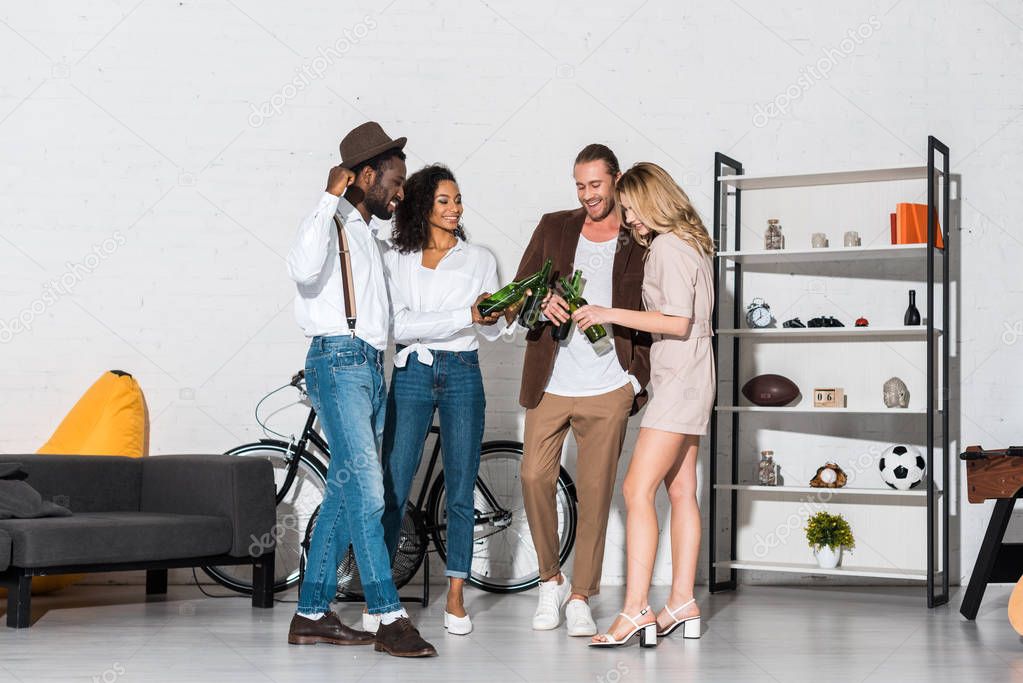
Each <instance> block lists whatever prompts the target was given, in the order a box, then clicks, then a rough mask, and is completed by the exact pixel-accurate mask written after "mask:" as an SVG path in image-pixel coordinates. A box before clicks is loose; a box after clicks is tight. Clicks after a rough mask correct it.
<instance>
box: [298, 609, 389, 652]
mask: <svg viewBox="0 0 1023 683" xmlns="http://www.w3.org/2000/svg"><path fill="white" fill-rule="evenodd" d="M288 642H289V643H291V644H292V645H315V644H316V643H330V644H331V645H369V644H370V643H372V642H373V634H372V633H366V632H365V631H357V630H356V629H354V628H351V627H349V626H345V625H344V624H342V623H341V620H340V619H338V618H337V615H336V614H334V612H333V611H327V612H325V613H324V616H322V617H320V618H319V619H315V620H313V619H306V618H305V617H302V616H299V615H298V614H296V615H295V616H294V617H292V618H291V628H290V629H289V630H288Z"/></svg>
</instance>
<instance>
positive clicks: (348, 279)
mask: <svg viewBox="0 0 1023 683" xmlns="http://www.w3.org/2000/svg"><path fill="white" fill-rule="evenodd" d="M334 225H336V226H337V241H338V242H337V243H338V257H339V258H340V260H341V290H342V291H343V292H344V297H345V317H346V318H347V319H348V334H350V335H352V336H355V316H356V309H355V281H354V280H353V279H352V252H351V250H349V248H348V236H347V235H345V229H344V226H343V225H341V221H340V220H338V217H337V216H336V215H335V216H334Z"/></svg>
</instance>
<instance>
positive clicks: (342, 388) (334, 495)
mask: <svg viewBox="0 0 1023 683" xmlns="http://www.w3.org/2000/svg"><path fill="white" fill-rule="evenodd" d="M382 364H383V354H382V353H381V352H380V351H377V350H376V349H374V348H373V347H372V346H370V345H369V344H367V343H366V342H364V341H362V340H361V339H359V338H358V337H348V336H340V337H314V338H313V340H312V345H311V346H310V347H309V354H308V356H306V361H305V381H306V390H307V391H308V392H309V398H310V399H311V400H312V404H313V407H314V408H315V409H316V413H317V415H318V416H319V418H320V425H322V427H323V431H324V432H325V433H326V436H327V443H328V444H330V466H329V467H328V469H327V492H326V494H325V495H324V497H323V503H322V504H321V505H320V514H319V516H318V517H317V521H316V528H315V530H314V531H313V537H312V541H311V542H310V544H309V558H308V562H307V563H306V571H305V579H304V580H303V581H302V587H301V589H300V591H299V600H298V611H299V612H303V613H322V612H325V611H327V610H328V609H330V603H331V601H332V600H333V599H334V595H335V594H336V593H337V567H338V565H339V564H340V563H341V561H342V560H343V559H344V556H345V553H346V552H348V545H349V544H351V545H352V546H353V547H354V548H355V561H356V563H357V564H358V567H359V576H360V578H361V579H362V587H363V590H364V592H365V595H366V606H367V608H368V610H369V612H370V613H371V614H382V613H384V612H393V611H395V610H398V609H401V602H400V601H399V599H398V591H397V589H395V587H394V581H393V580H392V578H391V561H390V558H389V557H388V555H387V545H386V543H385V542H384V529H383V526H382V525H381V522H380V520H381V516H382V515H383V511H384V484H383V476H382V472H381V470H380V462H379V460H378V458H377V454H378V453H379V449H380V441H381V437H382V435H383V425H384V407H385V406H384V376H383V366H382Z"/></svg>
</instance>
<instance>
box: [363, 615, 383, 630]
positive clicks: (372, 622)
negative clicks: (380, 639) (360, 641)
mask: <svg viewBox="0 0 1023 683" xmlns="http://www.w3.org/2000/svg"><path fill="white" fill-rule="evenodd" d="M378 628H380V615H379V614H370V613H369V612H363V613H362V630H363V631H366V632H367V633H376V632H377V629H378Z"/></svg>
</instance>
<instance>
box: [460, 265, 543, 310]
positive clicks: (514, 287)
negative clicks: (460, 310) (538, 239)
mask: <svg viewBox="0 0 1023 683" xmlns="http://www.w3.org/2000/svg"><path fill="white" fill-rule="evenodd" d="M550 262H551V261H550V259H547V262H546V263H544V267H546V268H547V269H548V272H549V271H550V267H549V265H548V264H549V263H550ZM542 272H543V271H542V270H539V271H537V272H535V273H533V274H532V275H530V276H529V277H526V278H523V279H521V280H518V281H517V282H511V283H509V284H507V285H505V286H504V287H502V288H501V289H499V290H497V291H496V292H494V293H493V294H491V295H490V296H488V297H487V298H486V299H484V300H483V301H481V302H480V303H479V306H477V307H476V308H477V310H479V312H480V315H482V316H483V317H486V316H488V315H491V314H492V313H497V312H498V311H503V310H504V309H506V308H508V307H509V306H514V305H515V304H517V303H518V302H519V300H520V299H521V298H522V297H524V296H525V295H526V290H529V289H532V288H533V287H535V286H536V284H537V282H538V281H539V279H540V274H541V273H542Z"/></svg>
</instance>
